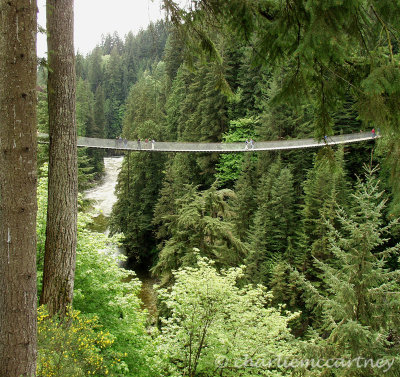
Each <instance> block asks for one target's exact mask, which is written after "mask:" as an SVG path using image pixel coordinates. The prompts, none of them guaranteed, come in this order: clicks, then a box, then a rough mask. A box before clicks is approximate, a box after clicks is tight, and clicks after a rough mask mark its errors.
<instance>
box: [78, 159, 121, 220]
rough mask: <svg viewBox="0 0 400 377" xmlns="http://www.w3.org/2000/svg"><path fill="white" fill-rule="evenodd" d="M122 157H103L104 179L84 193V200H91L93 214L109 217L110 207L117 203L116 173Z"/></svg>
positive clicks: (119, 168)
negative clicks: (92, 201) (92, 202)
mask: <svg viewBox="0 0 400 377" xmlns="http://www.w3.org/2000/svg"><path fill="white" fill-rule="evenodd" d="M123 160H124V157H122V156H118V157H105V158H104V171H105V174H104V177H103V179H102V181H101V183H100V184H99V185H98V186H96V187H94V188H92V189H90V190H87V191H86V193H85V198H86V199H93V200H95V202H94V208H95V213H96V214H97V215H100V214H102V215H103V216H105V217H109V216H110V215H111V211H112V207H113V205H114V203H115V202H116V201H117V197H116V196H115V186H116V185H117V178H118V173H119V171H120V170H121V167H122V161H123Z"/></svg>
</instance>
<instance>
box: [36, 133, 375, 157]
mask: <svg viewBox="0 0 400 377" xmlns="http://www.w3.org/2000/svg"><path fill="white" fill-rule="evenodd" d="M377 137H379V135H376V136H375V137H374V136H373V135H372V133H371V132H360V133H354V134H345V135H337V136H329V137H328V138H327V140H326V141H325V140H315V139H291V140H276V141H257V142H254V145H253V147H251V146H250V145H248V146H247V148H246V144H245V143H244V142H240V143H185V142H161V141H160V142H157V141H156V142H155V143H154V144H153V143H151V142H150V141H149V142H148V143H145V142H144V141H141V142H140V143H139V142H137V141H126V142H124V141H123V140H115V139H98V138H90V137H78V147H86V148H100V149H114V150H122V151H124V150H128V151H141V152H209V153H228V152H255V151H272V150H285V149H302V148H317V147H323V146H326V145H337V144H348V143H357V142H361V141H367V140H373V139H374V138H377ZM39 143H48V135H47V134H39Z"/></svg>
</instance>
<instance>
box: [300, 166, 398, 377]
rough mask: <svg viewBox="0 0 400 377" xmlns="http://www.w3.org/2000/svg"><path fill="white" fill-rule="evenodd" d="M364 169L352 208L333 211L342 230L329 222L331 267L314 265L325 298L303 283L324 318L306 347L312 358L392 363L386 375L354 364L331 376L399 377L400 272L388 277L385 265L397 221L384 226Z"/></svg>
mask: <svg viewBox="0 0 400 377" xmlns="http://www.w3.org/2000/svg"><path fill="white" fill-rule="evenodd" d="M375 175H376V169H375V170H371V169H366V177H365V181H364V182H362V181H361V180H359V181H358V183H357V187H356V191H355V193H354V194H352V195H351V201H352V208H351V209H350V210H348V211H346V210H344V209H343V208H342V207H338V208H337V218H338V222H339V224H340V228H339V229H338V228H337V226H335V224H334V223H333V222H332V221H329V220H328V221H327V227H328V229H329V250H330V252H331V255H332V256H333V257H332V258H331V259H330V260H329V261H322V260H316V263H317V264H318V266H319V268H320V269H321V270H322V271H323V276H324V284H326V286H327V290H326V293H325V294H321V293H320V292H318V290H316V289H315V287H314V286H313V285H312V284H311V282H308V281H306V280H305V279H304V278H302V279H301V280H302V282H303V285H304V287H305V288H306V290H307V292H308V298H307V302H308V304H309V305H310V306H312V307H315V308H316V310H317V311H321V313H322V317H321V318H322V325H321V327H320V329H318V332H319V334H320V337H319V338H318V340H317V342H313V344H314V345H311V346H310V352H312V353H313V357H322V358H343V359H346V360H354V359H356V358H361V361H360V362H363V361H365V360H373V361H374V365H376V361H377V360H378V359H384V360H385V361H387V362H390V363H391V362H392V361H393V365H392V366H391V368H390V369H389V370H387V371H385V373H383V372H382V369H379V368H376V367H375V368H372V366H371V363H367V365H366V366H365V367H363V368H361V369H360V368H357V364H356V363H353V364H352V365H350V366H348V368H344V369H342V370H340V369H339V370H338V371H337V372H335V374H334V375H335V376H336V375H337V376H353V375H365V376H367V375H368V376H374V377H375V376H382V375H385V376H397V375H398V374H399V372H400V358H399V349H400V344H399V342H398V339H399V328H400V327H399V325H400V323H399V316H398V313H399V310H400V293H399V290H398V283H397V280H398V278H399V271H390V270H389V269H388V267H387V261H388V258H389V256H390V255H391V254H392V253H395V254H397V255H398V248H399V246H398V245H396V246H395V247H387V242H388V235H390V231H391V229H392V227H393V225H394V224H395V223H396V221H397V220H395V221H392V222H391V223H389V224H388V225H385V223H384V220H383V215H384V210H385V205H386V199H385V198H384V193H383V192H382V191H380V188H379V184H380V183H379V181H378V180H377V179H376V177H375Z"/></svg>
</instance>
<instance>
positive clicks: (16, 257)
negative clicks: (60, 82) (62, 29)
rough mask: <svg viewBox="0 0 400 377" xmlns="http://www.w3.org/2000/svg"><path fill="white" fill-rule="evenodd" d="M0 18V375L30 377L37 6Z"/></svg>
mask: <svg viewBox="0 0 400 377" xmlns="http://www.w3.org/2000/svg"><path fill="white" fill-rule="evenodd" d="M0 17H1V22H0V119H1V121H0V122H1V126H0V150H1V153H0V375H1V376H7V377H20V376H30V377H35V376H36V342H37V320H36V318H37V311H36V307H37V287H36V212H37V201H36V181H37V172H36V170H37V167H36V156H37V147H36V145H37V137H36V98H37V94H36V90H35V89H36V73H37V57H36V30H37V3H36V1H35V0H33V1H28V0H24V1H15V0H10V1H3V0H2V1H0Z"/></svg>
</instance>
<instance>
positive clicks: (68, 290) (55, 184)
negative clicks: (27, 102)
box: [40, 0, 78, 316]
mask: <svg viewBox="0 0 400 377" xmlns="http://www.w3.org/2000/svg"><path fill="white" fill-rule="evenodd" d="M73 19H74V18H73V0H47V33H48V37H47V47H48V59H49V61H48V63H49V76H48V83H47V89H48V106H49V135H50V148H49V194H48V195H49V196H48V209H47V228H46V245H45V257H44V270H43V289H42V294H41V297H40V303H41V304H46V305H47V308H48V310H49V313H50V314H51V315H54V314H56V313H57V314H59V315H61V316H63V315H64V314H65V311H66V309H67V307H68V306H70V305H71V304H72V298H73V288H74V275H75V254H76V244H77V197H78V173H77V172H78V168H77V127H76V119H75V95H76V89H75V55H74V44H73Z"/></svg>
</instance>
